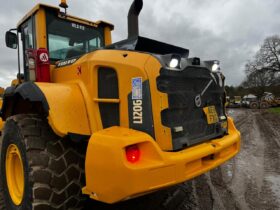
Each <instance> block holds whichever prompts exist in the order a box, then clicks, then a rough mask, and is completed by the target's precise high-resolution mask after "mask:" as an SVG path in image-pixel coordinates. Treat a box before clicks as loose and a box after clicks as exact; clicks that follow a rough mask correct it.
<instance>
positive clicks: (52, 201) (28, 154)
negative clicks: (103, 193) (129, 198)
mask: <svg viewBox="0 0 280 210" xmlns="http://www.w3.org/2000/svg"><path fill="white" fill-rule="evenodd" d="M11 144H15V145H16V146H17V147H18V149H19V151H20V154H21V158H22V163H23V168H24V183H25V186H24V194H23V200H22V202H21V204H20V205H18V206H16V205H15V204H14V203H13V201H12V199H11V197H10V194H9V190H8V186H7V181H6V173H2V174H1V183H2V186H3V191H4V200H5V204H6V207H7V209H8V210H55V209H59V210H68V209H69V210H70V209H71V210H74V209H77V210H78V209H82V207H83V205H84V201H85V198H84V197H83V196H82V192H81V190H82V187H83V186H84V185H85V180H84V155H85V149H86V144H85V145H84V144H82V143H76V144H78V145H75V143H73V142H71V141H70V140H69V139H62V138H60V137H58V136H56V135H55V134H54V133H53V131H52V130H51V128H50V127H49V125H48V123H47V121H46V120H45V119H42V118H40V117H39V116H37V115H17V116H13V117H11V118H9V119H8V120H7V121H6V125H5V129H4V132H3V145H2V152H1V171H5V170H4V169H5V157H6V152H7V148H8V147H9V145H11Z"/></svg>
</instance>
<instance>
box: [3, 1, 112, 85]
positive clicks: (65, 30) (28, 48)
mask: <svg viewBox="0 0 280 210" xmlns="http://www.w3.org/2000/svg"><path fill="white" fill-rule="evenodd" d="M60 6H61V7H63V8H65V12H62V11H61V10H60V9H59V8H58V7H53V6H49V5H44V4H38V5H37V6H35V7H34V8H33V9H32V10H31V11H30V12H29V13H28V14H27V15H26V16H25V17H24V18H23V19H22V20H21V21H20V22H19V23H18V26H17V28H16V29H11V30H10V31H8V32H7V33H6V45H7V46H8V47H10V48H13V49H16V48H19V47H18V45H19V34H21V41H22V51H21V52H22V54H23V56H22V57H23V68H24V78H25V81H37V82H50V80H51V79H50V76H48V75H50V74H51V73H50V71H52V69H53V68H54V65H55V64H56V62H58V61H60V60H65V59H69V58H73V57H78V56H82V55H84V54H86V53H89V52H91V51H94V50H96V49H99V48H101V47H104V46H106V45H109V44H111V31H112V30H113V29H114V26H113V25H112V24H110V23H106V22H104V21H97V22H92V21H88V20H84V19H81V18H78V17H74V16H70V15H68V14H67V13H66V8H67V7H68V6H67V4H66V2H65V1H63V0H62V2H61V4H60ZM13 31H15V32H16V33H13ZM18 51H19V53H18V54H20V49H18ZM18 62H19V63H20V56H19V61H18ZM42 68H43V69H42ZM46 69H47V71H46ZM19 73H20V65H19ZM45 73H47V74H48V75H44V74H45Z"/></svg>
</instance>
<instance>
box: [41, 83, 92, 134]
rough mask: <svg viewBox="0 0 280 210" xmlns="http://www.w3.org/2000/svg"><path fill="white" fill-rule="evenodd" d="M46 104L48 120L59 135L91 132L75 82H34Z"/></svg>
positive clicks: (80, 94) (81, 96) (82, 97)
mask: <svg viewBox="0 0 280 210" xmlns="http://www.w3.org/2000/svg"><path fill="white" fill-rule="evenodd" d="M36 85H37V86H38V87H39V89H40V90H41V91H42V92H43V94H44V96H45V98H46V100H47V103H48V106H49V115H48V121H49V124H50V126H51V127H52V129H53V130H54V132H55V133H56V134H57V135H59V136H65V135H68V134H79V135H86V136H89V135H90V134H91V129H90V123H89V119H88V115H87V108H86V105H85V100H84V96H83V94H82V91H81V88H80V86H79V84H77V83H64V84H59V83H36Z"/></svg>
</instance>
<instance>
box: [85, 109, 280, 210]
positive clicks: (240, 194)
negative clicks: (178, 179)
mask: <svg viewBox="0 0 280 210" xmlns="http://www.w3.org/2000/svg"><path fill="white" fill-rule="evenodd" d="M228 114H229V115H230V116H232V117H233V118H234V121H235V124H236V126H237V128H238V129H239V130H240V132H241V135H242V144H241V151H240V153H239V154H238V155H237V156H236V157H235V158H234V159H232V160H230V161H228V162H227V163H226V164H224V165H222V166H221V167H219V168H217V169H215V170H213V171H211V172H209V173H207V174H205V175H202V176H200V177H198V178H196V179H194V180H192V181H189V182H187V183H184V184H183V185H180V186H176V187H173V188H171V189H168V190H165V191H161V192H157V193H154V194H151V195H148V196H144V197H142V198H138V199H134V200H131V201H129V202H124V203H120V204H118V205H114V206H107V205H98V207H96V206H95V208H89V209H102V210H107V209H110V210H116V209H117V210H134V209H139V210H159V209H170V210H190V209H195V210H208V209H209V210H210V209H211V210H212V209H214V210H222V209H227V210H228V209H229V210H234V209H241V210H247V209H254V210H255V209H256V210H258V209H259V210H274V209H275V210H276V209H280V115H276V114H272V113H268V112H267V111H265V110H249V109H229V110H228Z"/></svg>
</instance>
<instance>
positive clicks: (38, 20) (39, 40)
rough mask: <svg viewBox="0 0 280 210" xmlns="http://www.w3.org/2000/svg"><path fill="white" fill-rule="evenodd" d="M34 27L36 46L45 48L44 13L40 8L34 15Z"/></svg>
mask: <svg viewBox="0 0 280 210" xmlns="http://www.w3.org/2000/svg"><path fill="white" fill-rule="evenodd" d="M35 28H36V46H37V48H38V49H39V48H47V32H46V14H45V10H44V9H42V8H41V9H39V10H38V12H37V13H36V15H35Z"/></svg>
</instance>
